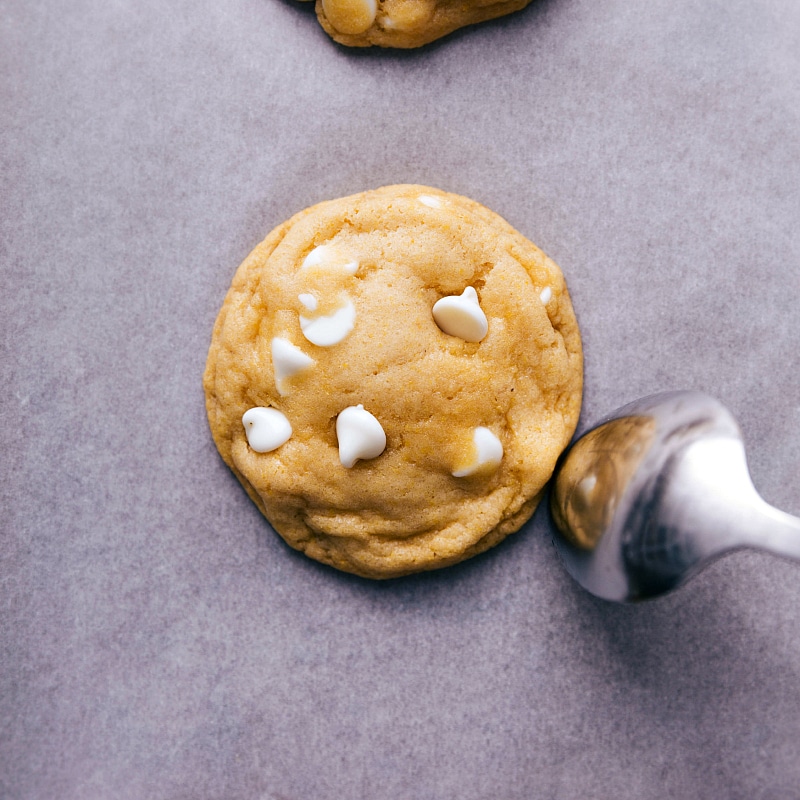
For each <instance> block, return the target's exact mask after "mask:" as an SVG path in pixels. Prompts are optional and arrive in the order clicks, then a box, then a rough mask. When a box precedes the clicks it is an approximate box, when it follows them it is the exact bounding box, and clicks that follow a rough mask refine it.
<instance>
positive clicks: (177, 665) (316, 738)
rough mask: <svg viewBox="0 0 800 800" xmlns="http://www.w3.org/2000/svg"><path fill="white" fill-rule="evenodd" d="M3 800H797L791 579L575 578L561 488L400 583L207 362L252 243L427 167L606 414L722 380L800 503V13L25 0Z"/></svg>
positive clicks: (10, 316)
mask: <svg viewBox="0 0 800 800" xmlns="http://www.w3.org/2000/svg"><path fill="white" fill-rule="evenodd" d="M0 36H1V37H2V38H1V39H0V65H1V66H2V69H1V70H0V102H2V115H1V121H0V127H1V129H0V137H2V138H0V258H1V259H2V291H0V331H2V339H1V341H2V357H1V358H0V381H1V382H2V383H1V385H2V389H3V391H2V393H0V437H1V438H0V453H2V481H0V504H1V508H2V511H1V513H0V526H1V530H2V542H1V543H0V797H3V798H8V799H9V800H11V799H12V798H13V799H14V800H16V799H18V798H20V799H21V798H24V799H25V800H33V799H37V800H38V798H43V799H45V798H59V799H60V800H72V799H75V800H78V799H80V800H87V798H88V799H89V800H91V799H92V798H148V800H153V799H154V798H170V799H171V800H172V799H174V800H178V799H182V798H186V799H187V800H189V799H192V800H194V799H196V798H201V799H205V798H208V799H209V800H211V799H212V798H219V799H220V800H223V799H224V800H234V799H236V798H248V799H249V798H257V799H258V800H345V799H347V800H360V799H363V800H367V799H369V800H378V799H380V800H406V799H416V798H419V799H420V800H428V799H430V800H448V799H449V798H452V799H453V800H488V799H489V798H491V799H492V800H532V799H533V798H565V800H572V799H573V798H598V799H599V800H605V798H608V799H609V800H612V799H613V800H629V799H630V800H633V799H634V798H635V799H636V800H648V798H650V799H652V800H661V799H662V798H666V797H676V798H708V800H718V799H719V798H734V799H735V798H742V800H755V799H761V800H767V799H769V800H784V799H789V800H790V799H791V798H796V797H800V619H798V608H800V571H798V570H799V569H800V568H798V566H797V565H795V564H789V563H784V562H782V561H779V560H777V559H774V558H771V557H769V556H765V555H757V554H752V553H749V554H748V553H741V554H735V555H731V556H729V557H727V558H726V559H724V560H722V561H720V562H718V563H717V564H715V565H714V566H713V567H711V568H710V569H709V570H707V571H706V572H704V573H703V574H702V575H700V576H699V577H698V578H696V579H695V580H694V581H693V582H691V583H690V584H689V585H688V586H686V587H685V588H684V589H682V590H681V591H679V592H678V593H677V594H675V595H672V596H670V597H667V598H664V599H662V600H659V601H656V602H652V603H648V604H644V605H640V606H635V607H623V606H615V605H611V604H608V603H605V602H602V601H599V600H595V599H593V598H592V597H590V596H588V595H587V594H586V593H584V592H583V591H582V590H581V589H580V588H579V587H577V586H576V585H575V584H574V583H573V582H572V581H571V579H570V578H569V577H568V575H567V574H566V573H565V572H564V570H563V568H562V566H561V564H560V562H559V560H558V557H557V554H556V552H555V550H554V548H553V546H552V544H551V533H552V529H551V523H550V520H549V516H548V514H547V511H546V509H545V508H540V510H539V511H538V512H537V514H536V515H535V517H534V519H533V521H532V522H531V523H530V524H529V525H527V526H526V527H525V528H524V529H523V530H522V531H520V532H519V533H518V534H516V535H515V536H513V537H511V538H510V539H509V540H507V541H506V542H505V543H504V544H502V545H501V546H499V547H498V548H496V549H495V550H493V551H492V552H490V553H488V554H486V555H484V556H482V557H479V558H477V559H475V560H473V561H471V562H469V563H466V564H464V565H462V566H459V567H456V568H452V569H448V570H445V571H442V572H438V573H433V574H428V575H423V576H418V577H413V578H409V579H403V580H399V581H394V582H389V583H383V584H378V583H372V582H368V581H363V580H359V579H356V578H352V577H349V576H347V575H344V574H340V573H337V572H335V571H333V570H330V569H328V568H325V567H322V566H319V565H317V564H315V563H313V562H311V561H309V560H307V559H306V558H304V557H303V556H301V555H298V554H296V553H294V552H293V551H290V550H289V549H288V548H287V547H286V546H284V545H283V544H282V542H281V540H280V539H279V538H278V537H277V535H276V534H275V533H274V532H273V531H272V530H271V529H270V528H269V527H268V525H267V524H266V523H265V521H264V520H263V519H262V518H261V516H260V515H259V513H258V511H257V510H256V508H255V507H254V506H253V504H252V503H251V502H250V501H249V500H248V499H247V497H246V495H245V493H244V492H243V491H242V489H241V488H240V486H239V485H238V484H237V482H236V481H235V479H234V478H233V476H232V475H231V474H230V473H229V472H228V470H227V468H226V467H225V466H224V465H223V463H222V462H221V460H220V459H219V457H218V455H217V453H216V450H215V449H214V446H213V444H212V442H211V439H210V435H209V433H208V429H207V425H206V419H205V412H204V407H203V396H202V388H201V375H202V370H203V366H204V363H205V357H206V350H207V346H208V342H209V337H210V333H211V327H212V324H213V321H214V318H215V316H216V313H217V311H218V309H219V307H220V304H221V302H222V299H223V296H224V292H225V290H226V289H227V286H228V284H229V282H230V279H231V277H232V275H233V272H234V270H235V268H236V266H237V265H238V264H239V262H240V261H241V260H242V259H243V258H244V257H245V255H246V254H247V253H248V252H249V250H250V249H251V248H252V247H253V246H255V244H256V243H257V242H259V241H260V240H261V239H262V238H263V237H264V236H265V235H266V233H267V232H268V231H269V230H271V229H272V228H273V227H274V226H275V225H277V224H279V223H280V222H282V221H283V220H284V219H286V218H287V217H288V216H290V215H291V214H292V213H294V212H296V211H298V210H300V209H302V208H304V207H305V206H307V205H309V204H311V203H313V202H316V201H318V200H323V199H329V198H332V197H337V196H341V195H345V194H348V193H351V192H355V191H359V190H361V189H365V188H370V187H376V186H380V185H383V184H387V183H393V182H420V183H426V184H429V185H433V186H437V187H440V188H442V189H446V190H449V191H455V192H459V193H462V194H465V195H467V196H470V197H473V198H475V199H476V200H479V201H481V202H483V203H484V204H486V205H487V206H489V207H490V208H492V209H494V210H495V211H497V212H499V213H500V214H502V215H504V216H505V217H506V218H507V219H508V220H509V221H510V222H511V223H512V224H513V225H514V226H515V227H517V228H518V229H519V230H520V231H522V232H523V233H524V234H526V235H527V236H528V237H529V238H531V239H532V240H533V241H535V242H536V243H537V244H538V245H539V246H540V247H542V249H544V250H545V252H547V253H548V254H549V255H550V256H552V257H553V258H554V259H555V260H556V261H557V262H558V263H559V264H560V266H561V267H562V269H563V271H564V273H565V275H566V278H567V281H568V284H569V286H570V289H571V292H572V295H573V300H574V304H575V307H576V311H577V314H578V317H579V321H580V324H581V328H582V332H583V337H584V348H585V356H586V391H585V399H584V413H583V416H582V422H581V428H585V427H586V426H587V425H589V424H590V423H591V422H593V421H594V420H595V419H597V418H599V417H601V416H602V415H604V414H606V413H608V412H610V411H611V410H613V409H614V408H615V407H617V406H619V405H622V404H623V403H626V402H628V401H630V400H632V399H634V398H636V397H639V396H641V395H644V394H648V393H650V392H654V391H659V390H664V389H675V388H696V389H701V390H704V391H707V392H709V393H711V394H713V395H715V396H717V397H718V398H719V399H720V400H722V401H723V402H724V403H726V404H727V405H728V406H729V408H730V409H731V411H732V412H733V413H734V414H735V415H736V417H737V419H738V420H739V422H740V424H741V426H742V430H743V433H744V436H745V441H746V445H747V450H748V456H749V460H750V466H751V471H752V473H753V478H754V481H755V484H756V486H757V487H758V488H759V490H760V491H761V492H762V494H763V495H764V497H765V498H766V499H767V500H768V501H769V502H771V503H773V504H775V505H776V506H778V507H780V508H782V509H784V510H786V511H789V512H791V513H794V514H799V513H800V391H799V390H800V380H799V379H798V374H800V356H799V355H798V349H799V348H798V345H799V344H800V313H798V305H799V304H800V225H799V224H798V221H799V220H798V217H799V216H800V4H798V3H797V2H796V0H726V2H717V1H715V0H702V1H701V0H649V1H648V2H642V1H638V2H637V0H605V1H604V2H592V1H591V0H534V2H533V3H532V4H531V5H530V6H529V7H528V8H527V9H526V10H525V11H523V12H521V13H518V14H515V15H513V16H509V17H507V18H505V19H503V20H499V21H496V22H493V23H489V24H485V25H482V26H479V27H475V28H472V29H469V30H465V31H462V32H459V33H457V34H454V35H453V36H451V37H449V38H447V39H445V40H443V41H441V42H440V43H437V44H434V45H432V46H429V47H427V48H425V49H422V50H418V51H412V52H391V51H369V52H361V51H352V50H347V49H345V48H342V47H339V46H337V45H335V44H333V43H332V42H331V41H330V40H329V39H328V38H327V36H326V35H325V34H324V33H323V31H322V30H321V29H320V28H319V26H318V25H317V22H316V20H315V17H314V14H313V9H312V8H311V5H310V4H301V3H295V2H292V1H290V0H227V1H226V2H224V3H219V2H210V0H194V1H193V2H188V0H173V2H170V3H163V2H154V0H141V2H138V3H125V2H113V0H112V1H109V0H105V1H104V2H100V0H73V2H71V3H68V4H67V3H57V2H55V0H50V2H47V1H46V0H42V2H31V1H30V0H27V1H26V2H23V1H22V0H5V2H2V3H0Z"/></svg>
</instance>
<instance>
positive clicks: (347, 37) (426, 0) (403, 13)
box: [316, 0, 530, 48]
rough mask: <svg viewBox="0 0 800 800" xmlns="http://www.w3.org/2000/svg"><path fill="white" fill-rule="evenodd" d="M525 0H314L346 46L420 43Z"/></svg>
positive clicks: (527, 0) (322, 20) (500, 13)
mask: <svg viewBox="0 0 800 800" xmlns="http://www.w3.org/2000/svg"><path fill="white" fill-rule="evenodd" d="M528 3H530V0H316V12H317V18H318V19H319V21H320V24H321V25H322V27H323V28H324V29H325V30H326V32H327V33H328V34H329V35H330V36H331V37H332V38H333V39H335V40H336V41H337V42H339V43H340V44H344V45H348V46H350V47H369V46H370V45H378V46H380V47H402V48H411V47H420V46H421V45H424V44H428V43H429V42H432V41H434V39H440V38H441V37H442V36H446V35H447V34H448V33H452V32H453V31H454V30H456V29H457V28H463V27H464V26H465V25H473V24H474V23H476V22H485V21H486V20H489V19H494V18H495V17H502V16H504V15H505V14H510V13H511V12H512V11H519V10H520V9H521V8H525V6H527V5H528Z"/></svg>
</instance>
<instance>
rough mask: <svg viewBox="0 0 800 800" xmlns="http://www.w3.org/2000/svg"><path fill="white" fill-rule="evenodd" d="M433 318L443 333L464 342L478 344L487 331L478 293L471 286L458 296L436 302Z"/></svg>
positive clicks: (486, 323)
mask: <svg viewBox="0 0 800 800" xmlns="http://www.w3.org/2000/svg"><path fill="white" fill-rule="evenodd" d="M433 318H434V320H435V321H436V324H437V325H438V326H439V328H440V329H441V330H442V331H444V333H446V334H448V335H450V336H458V337H459V338H461V339H463V340H464V341H465V342H479V341H480V340H481V339H483V337H484V336H486V332H487V331H488V330H489V323H488V322H487V321H486V314H484V313H483V309H482V308H481V306H480V303H479V301H478V293H477V292H476V291H475V289H473V288H472V287H471V286H467V288H466V289H464V291H463V292H462V293H461V294H460V295H449V296H448V297H443V298H442V299H441V300H438V301H437V302H436V303H435V304H434V306H433Z"/></svg>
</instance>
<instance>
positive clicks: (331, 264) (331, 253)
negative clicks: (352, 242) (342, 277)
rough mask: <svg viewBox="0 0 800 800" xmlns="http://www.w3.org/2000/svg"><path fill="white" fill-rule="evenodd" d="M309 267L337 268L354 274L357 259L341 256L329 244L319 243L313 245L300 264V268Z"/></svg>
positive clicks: (356, 269)
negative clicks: (315, 245)
mask: <svg viewBox="0 0 800 800" xmlns="http://www.w3.org/2000/svg"><path fill="white" fill-rule="evenodd" d="M311 267H323V268H325V269H337V270H341V271H342V272H345V273H347V274H348V275H355V274H356V272H358V261H357V260H356V259H352V258H347V257H345V256H342V255H341V254H340V253H339V252H337V250H336V248H334V247H332V246H331V245H329V244H321V245H319V247H315V248H314V249H313V250H312V251H311V252H310V253H309V254H308V255H307V256H306V257H305V258H304V259H303V263H302V264H301V265H300V269H310V268H311Z"/></svg>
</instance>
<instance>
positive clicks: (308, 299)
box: [297, 292, 319, 311]
mask: <svg viewBox="0 0 800 800" xmlns="http://www.w3.org/2000/svg"><path fill="white" fill-rule="evenodd" d="M297 299H298V300H299V301H300V303H301V304H302V306H303V308H305V309H306V311H316V310H317V306H318V305H319V302H318V301H317V298H316V297H314V295H313V294H311V292H303V293H302V294H299V295H297Z"/></svg>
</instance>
